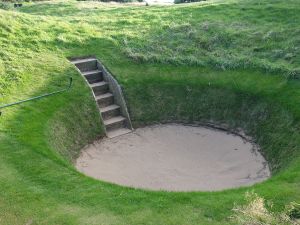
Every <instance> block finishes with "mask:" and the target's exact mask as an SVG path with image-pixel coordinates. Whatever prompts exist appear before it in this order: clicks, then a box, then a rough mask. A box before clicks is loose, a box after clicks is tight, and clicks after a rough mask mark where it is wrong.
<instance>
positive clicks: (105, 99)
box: [96, 92, 114, 108]
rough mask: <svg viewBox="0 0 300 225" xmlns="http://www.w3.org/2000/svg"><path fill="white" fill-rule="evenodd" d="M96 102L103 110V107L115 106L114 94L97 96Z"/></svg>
mask: <svg viewBox="0 0 300 225" xmlns="http://www.w3.org/2000/svg"><path fill="white" fill-rule="evenodd" d="M96 101H97V103H98V105H99V106H100V108H103V107H106V106H109V105H112V104H114V96H113V94H112V93H110V92H108V93H105V94H103V95H98V96H96Z"/></svg>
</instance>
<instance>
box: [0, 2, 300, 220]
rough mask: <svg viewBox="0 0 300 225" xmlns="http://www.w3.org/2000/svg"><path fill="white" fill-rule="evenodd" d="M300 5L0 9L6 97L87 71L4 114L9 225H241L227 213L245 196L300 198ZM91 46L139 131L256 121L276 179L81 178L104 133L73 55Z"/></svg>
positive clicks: (0, 162) (0, 190)
mask: <svg viewBox="0 0 300 225" xmlns="http://www.w3.org/2000/svg"><path fill="white" fill-rule="evenodd" d="M299 12H300V7H299V4H298V2H297V1H296V0H288V1H284V2H281V1H267V0H264V1H260V2H259V4H258V3H256V1H252V0H244V1H208V2H205V3H197V4H190V5H181V6H171V7H162V8H160V7H133V6H123V5H121V6H119V5H107V4H102V3H96V2H75V1H54V2H43V3H34V4H32V3H29V4H26V5H25V6H24V7H23V8H21V9H20V11H15V12H13V11H4V10H0V29H1V33H0V49H1V50H0V87H1V89H0V95H1V97H2V98H1V99H0V103H3V104H4V103H8V102H12V101H15V100H18V99H22V98H26V97H30V96H35V95H37V94H41V93H44V92H48V91H52V90H56V89H59V88H62V87H64V86H65V85H67V79H68V77H69V76H72V77H73V78H74V87H73V89H72V91H70V92H68V93H65V94H62V95H59V96H55V97H50V98H47V99H44V100H40V101H35V102H31V103H27V104H24V105H21V106H17V107H13V108H10V109H6V110H5V111H4V114H3V115H2V116H1V117H0V120H1V123H0V224H26V223H29V224H30V223H31V224H131V225H132V224H139V225H140V224H155V225H156V224H234V223H235V222H234V221H231V220H230V219H229V218H228V217H229V216H230V215H231V214H232V211H231V209H232V208H233V206H234V203H242V202H243V198H244V193H245V192H246V191H249V190H254V191H255V192H257V193H258V194H260V195H261V196H263V197H264V198H266V199H268V200H271V201H273V202H274V205H275V207H274V208H273V210H275V211H279V210H282V209H283V208H284V205H285V204H287V203H289V202H291V201H300V166H299V162H300V159H299V153H300V137H299V135H300V134H299V127H300V126H299V125H300V120H299V119H300V109H299V107H298V102H299V100H300V89H299V85H300V84H299V82H298V81H297V80H295V79H292V78H296V77H297V74H298V72H297V71H298V68H299V64H300V63H299V54H298V53H299V49H300V46H299V45H300V44H299V24H300V23H299V22H300V18H299V15H300V13H299ZM275 15H276V16H275ZM183 31H184V32H183ZM79 55H96V56H97V57H98V58H99V59H101V60H102V61H103V62H104V63H105V65H107V66H108V68H109V69H110V70H111V71H112V72H113V74H115V75H116V78H117V79H118V80H119V82H120V83H121V84H122V86H123V87H124V94H125V97H126V99H127V101H128V105H129V110H130V113H131V115H132V119H133V122H134V125H135V126H142V125H145V124H151V123H155V122H159V121H170V120H173V121H174V120H177V121H199V122H211V121H213V122H215V123H220V124H224V123H225V124H227V126H229V127H230V129H238V128H243V129H244V130H245V131H246V133H247V134H249V135H252V136H253V137H254V138H255V140H256V141H257V142H258V143H259V144H260V145H261V146H262V150H263V153H264V154H265V156H266V157H267V158H268V160H269V161H270V163H271V166H272V169H273V172H274V174H275V175H274V177H273V178H272V179H270V180H268V181H266V182H264V183H262V184H257V185H255V186H253V187H249V188H240V189H235V190H227V191H223V192H215V193H208V192H206V193H204V192H194V193H166V192H150V191H144V190H135V189H130V188H124V187H119V186H117V185H111V184H108V183H105V182H100V181H96V180H94V179H91V178H88V177H85V176H83V175H81V174H79V173H78V172H76V171H75V169H74V168H73V166H72V164H71V161H72V159H74V158H76V156H77V155H78V153H79V150H80V148H81V147H82V146H84V145H85V144H86V143H88V142H90V141H92V140H94V139H95V138H97V137H99V136H101V135H103V128H102V125H101V123H100V121H99V117H98V114H97V109H96V105H95V103H94V102H93V99H92V95H91V93H90V92H89V89H88V87H87V86H86V84H85V82H84V80H83V79H82V78H81V77H80V76H79V75H78V73H77V72H76V70H75V69H74V68H73V67H72V66H71V65H70V63H69V62H68V61H67V59H66V57H68V56H79ZM199 65H202V66H206V67H199ZM220 68H221V69H220ZM228 68H235V70H226V69H228ZM263 71H267V72H268V73H266V72H265V73H264V72H263ZM287 77H288V78H289V79H287Z"/></svg>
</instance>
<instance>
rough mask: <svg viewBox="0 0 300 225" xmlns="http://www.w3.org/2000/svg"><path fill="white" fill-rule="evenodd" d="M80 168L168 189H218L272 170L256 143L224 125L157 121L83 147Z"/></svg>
mask: <svg viewBox="0 0 300 225" xmlns="http://www.w3.org/2000/svg"><path fill="white" fill-rule="evenodd" d="M76 167H77V169H78V170H79V171H81V172H82V173H84V174H86V175H88V176H91V177H94V178H97V179H99V180H103V181H108V182H111V183H116V184H119V185H124V186H130V187H137V188H144V189H151V190H169V191H214V190H223V189H227V188H234V187H239V186H248V185H251V184H254V183H257V182H261V181H263V180H265V179H267V178H268V177H269V176H270V171H269V167H268V165H267V162H266V161H265V159H264V158H263V157H262V155H261V154H260V153H259V152H258V150H257V147H256V146H255V145H253V144H251V143H250V142H246V141H245V140H244V139H243V138H241V137H240V136H237V135H233V134H230V133H227V132H224V131H220V130H216V129H210V128H205V127H194V126H185V125H179V124H168V125H155V126H150V127H145V128H139V129H136V130H135V131H134V132H132V133H129V134H125V135H123V136H119V137H116V138H113V139H103V140H101V141H98V142H95V143H94V144H92V145H89V146H87V147H86V148H85V149H83V151H82V154H81V156H80V157H79V158H78V160H77V162H76Z"/></svg>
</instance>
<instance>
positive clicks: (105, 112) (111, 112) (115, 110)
mask: <svg viewBox="0 0 300 225" xmlns="http://www.w3.org/2000/svg"><path fill="white" fill-rule="evenodd" d="M100 112H101V115H102V118H103V119H104V120H106V119H109V118H112V117H115V116H119V115H120V106H118V105H109V106H106V107H104V108H100Z"/></svg>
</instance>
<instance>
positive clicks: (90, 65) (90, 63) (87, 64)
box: [71, 58, 98, 72]
mask: <svg viewBox="0 0 300 225" xmlns="http://www.w3.org/2000/svg"><path fill="white" fill-rule="evenodd" d="M71 62H72V63H73V64H74V65H75V66H76V67H77V68H78V69H79V70H80V71H81V72H86V71H91V70H97V69H98V65H97V59H95V58H86V59H77V60H72V61H71Z"/></svg>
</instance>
